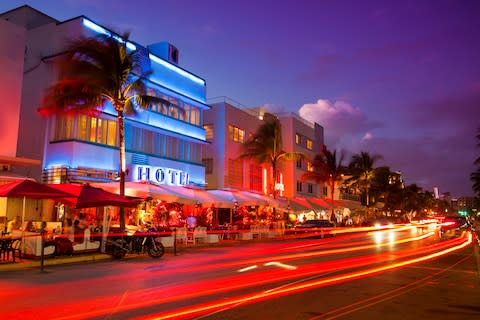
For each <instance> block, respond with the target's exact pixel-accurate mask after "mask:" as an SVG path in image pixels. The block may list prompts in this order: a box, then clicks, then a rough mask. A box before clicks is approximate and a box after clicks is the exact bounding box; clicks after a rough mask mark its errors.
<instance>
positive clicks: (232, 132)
mask: <svg viewBox="0 0 480 320" xmlns="http://www.w3.org/2000/svg"><path fill="white" fill-rule="evenodd" d="M228 136H229V137H230V140H231V141H234V142H239V143H243V141H244V139H245V130H242V129H240V128H238V127H235V126H232V125H231V124H229V125H228Z"/></svg>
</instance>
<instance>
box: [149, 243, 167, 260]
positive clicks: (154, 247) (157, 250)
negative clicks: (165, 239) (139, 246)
mask: <svg viewBox="0 0 480 320" xmlns="http://www.w3.org/2000/svg"><path fill="white" fill-rule="evenodd" d="M153 242H155V243H153ZM153 242H152V243H151V244H150V245H149V246H148V249H147V253H148V255H149V256H150V257H152V258H160V257H161V256H163V254H164V253H165V248H164V247H163V244H162V243H161V242H159V241H155V240H153Z"/></svg>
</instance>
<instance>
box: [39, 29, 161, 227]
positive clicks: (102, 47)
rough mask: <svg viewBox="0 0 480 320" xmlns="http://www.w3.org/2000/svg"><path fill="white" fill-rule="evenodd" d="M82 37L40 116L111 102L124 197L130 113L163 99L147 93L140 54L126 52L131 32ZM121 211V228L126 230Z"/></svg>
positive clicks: (97, 109)
mask: <svg viewBox="0 0 480 320" xmlns="http://www.w3.org/2000/svg"><path fill="white" fill-rule="evenodd" d="M122 38H123V40H121V41H119V38H118V37H115V38H113V37H111V36H107V35H101V36H98V37H94V38H86V37H81V38H79V39H77V40H75V41H73V42H72V43H71V44H70V45H69V46H68V47H67V52H66V54H65V56H64V58H63V59H62V60H61V61H59V63H58V67H59V78H58V80H57V82H56V83H54V84H53V85H52V86H50V87H49V88H48V89H47V91H46V94H45V96H44V99H43V102H42V106H41V108H40V109H39V112H40V113H41V114H44V115H45V114H46V115H49V114H56V113H76V112H87V113H93V114H98V113H100V110H101V109H102V108H103V107H104V106H105V105H106V104H107V103H111V104H112V105H113V107H114V108H115V111H116V112H117V121H118V136H119V144H120V146H119V149H120V150H119V151H120V152H119V157H120V158H119V160H120V161H119V164H120V195H125V115H126V114H133V113H135V109H136V108H137V107H140V108H148V107H149V106H150V104H152V103H158V102H160V101H161V100H160V99H159V98H156V97H154V96H151V95H148V94H147V86H146V84H145V82H144V79H145V77H146V76H147V74H145V73H142V69H141V65H140V61H141V60H140V58H141V54H140V52H138V51H131V50H129V49H127V46H126V44H127V41H128V38H129V34H128V33H127V34H124V35H123V37H122ZM124 218H125V216H124V212H123V210H122V208H121V209H120V226H121V228H122V229H124V228H125V219H124Z"/></svg>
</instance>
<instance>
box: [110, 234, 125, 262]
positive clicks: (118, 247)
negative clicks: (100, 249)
mask: <svg viewBox="0 0 480 320" xmlns="http://www.w3.org/2000/svg"><path fill="white" fill-rule="evenodd" d="M124 245H125V242H124V241H123V240H122V239H117V240H115V241H114V243H113V247H112V256H113V257H114V258H115V259H122V258H123V257H124V256H125V250H124Z"/></svg>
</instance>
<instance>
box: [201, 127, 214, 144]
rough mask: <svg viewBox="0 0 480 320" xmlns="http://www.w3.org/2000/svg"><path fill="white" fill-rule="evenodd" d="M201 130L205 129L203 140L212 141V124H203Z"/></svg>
mask: <svg viewBox="0 0 480 320" xmlns="http://www.w3.org/2000/svg"><path fill="white" fill-rule="evenodd" d="M203 129H205V139H207V141H212V140H213V124H204V125H203Z"/></svg>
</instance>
